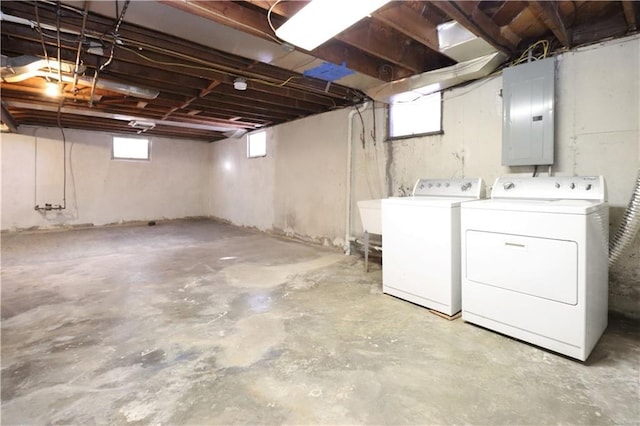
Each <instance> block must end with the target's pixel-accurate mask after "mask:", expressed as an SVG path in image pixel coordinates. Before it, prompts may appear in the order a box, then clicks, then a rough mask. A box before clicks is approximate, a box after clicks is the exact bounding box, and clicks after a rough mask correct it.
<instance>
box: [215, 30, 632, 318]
mask: <svg viewBox="0 0 640 426" xmlns="http://www.w3.org/2000/svg"><path fill="white" fill-rule="evenodd" d="M639 60H640V38H639V37H638V36H635V37H630V38H626V39H621V40H617V41H614V42H609V43H606V44H604V45H596V46H590V47H586V48H582V49H579V50H577V51H575V52H569V53H566V54H563V55H561V56H559V57H558V73H557V76H556V79H557V81H556V96H557V104H556V125H557V127H556V142H555V150H556V151H555V165H554V168H553V170H554V174H557V175H574V174H584V175H599V174H601V175H604V176H605V178H606V181H607V185H608V189H609V202H610V205H611V218H612V231H613V230H614V229H615V228H616V227H617V225H618V223H619V221H620V217H621V214H622V212H623V210H624V208H625V207H626V205H627V203H628V201H629V197H630V195H631V191H632V188H633V185H634V182H635V178H636V175H637V172H638V168H639V167H640V134H639V130H638V129H639V127H640V125H639V122H640V110H639V105H638V103H639V99H640V96H639V95H640V89H639V86H638V85H639V69H640V64H639ZM501 88H502V77H501V75H499V74H498V75H496V76H493V77H490V78H487V79H485V80H482V81H478V82H475V83H472V84H470V85H468V86H466V87H461V88H458V89H453V90H448V91H446V92H445V93H444V101H443V128H444V134H442V135H435V136H427V137H419V138H412V139H405V140H402V141H395V142H392V143H388V142H384V139H385V134H386V123H385V114H384V108H383V106H382V105H376V130H377V132H376V133H377V134H376V143H375V144H374V140H373V139H374V138H373V137H372V135H371V131H372V130H373V119H372V117H373V114H372V109H371V108H370V109H368V110H367V111H365V112H364V113H363V120H364V124H365V147H364V148H363V146H362V143H361V141H360V133H361V132H362V125H361V124H360V119H359V117H358V116H357V115H356V116H355V117H354V119H353V131H352V135H351V137H352V140H353V145H352V147H353V163H352V164H353V174H352V176H351V182H352V184H353V197H352V198H351V200H350V202H351V209H352V212H351V224H352V230H353V232H352V235H356V236H357V235H360V234H361V232H362V226H361V224H360V218H359V215H358V210H357V207H356V201H357V200H364V199H373V198H380V197H385V196H389V195H399V194H401V192H402V190H405V191H407V190H410V189H411V188H412V186H413V184H414V183H415V181H416V179H418V178H420V177H462V176H467V177H481V178H483V179H484V181H485V183H486V184H487V193H488V194H490V190H491V186H492V184H493V182H494V180H495V179H496V178H497V177H499V176H503V175H506V174H510V173H525V174H530V173H532V171H533V169H532V168H531V167H513V168H509V167H503V166H501V164H500V163H501V143H502V99H501V97H500V96H499V90H500V89H501ZM348 113H349V111H348V110H343V111H336V112H331V113H328V114H322V115H318V116H314V117H310V118H307V119H303V120H299V121H296V122H294V123H289V124H286V125H282V126H276V127H274V128H271V129H269V130H268V131H269V132H270V133H269V135H270V137H269V142H268V144H269V149H271V150H273V151H272V152H271V153H270V154H268V156H269V155H270V156H271V157H272V158H271V159H268V158H267V159H263V160H261V161H263V163H262V164H261V165H260V166H258V165H257V164H256V166H255V167H253V166H252V167H250V168H249V169H247V170H246V174H243V175H242V176H236V177H235V178H231V177H230V175H227V176H226V180H224V182H225V183H224V185H222V184H219V185H217V186H216V185H215V184H214V185H212V193H211V198H212V200H214V201H213V202H212V204H211V205H212V210H211V213H212V214H213V215H214V216H218V217H222V218H225V219H228V220H230V221H232V222H235V223H239V224H243V225H247V226H257V227H259V228H260V229H264V230H271V229H274V230H278V229H279V230H284V231H286V232H289V233H292V234H295V235H298V236H304V237H310V238H313V239H315V240H324V241H333V242H334V244H335V245H339V244H340V243H341V241H342V240H343V235H344V233H345V220H344V219H343V218H344V214H345V205H346V202H347V201H346V181H347V176H346V152H347V148H346V142H345V139H346V136H347V135H346V132H347V125H348ZM245 143H246V142H245V141H244V140H239V141H233V140H227V141H223V142H216V143H214V144H212V156H213V159H214V160H213V161H214V163H213V167H212V174H213V176H217V177H220V176H221V173H222V171H221V170H220V167H222V164H223V163H222V158H223V157H224V158H232V159H233V161H236V162H239V163H242V164H244V166H242V167H248V166H251V165H252V162H253V161H255V160H247V159H246V158H244V155H245V154H244V153H245V149H246V148H245ZM243 170H244V169H243ZM214 180H216V178H214ZM255 181H263V182H265V191H264V193H262V194H260V195H259V197H257V200H259V201H258V202H257V203H252V201H251V199H246V198H242V197H241V196H238V195H237V193H242V192H243V191H247V190H249V191H251V189H249V188H248V187H247V184H248V183H249V182H255ZM267 182H270V183H273V185H274V186H273V187H271V186H270V185H269V184H268V183H267ZM227 188H229V190H227ZM269 188H271V189H269ZM238 200H240V202H238ZM247 209H249V210H251V209H253V210H252V211H251V212H250V214H249V213H246V212H244V210H247ZM639 247H640V238H638V239H636V242H635V245H634V247H633V248H632V249H631V250H630V251H629V252H628V254H627V256H626V257H625V258H624V259H622V260H621V261H620V263H619V265H617V266H616V267H615V268H613V269H612V271H611V286H610V288H611V292H610V296H611V300H610V307H611V309H612V310H615V311H618V312H622V313H625V314H626V315H630V316H634V317H638V318H640V285H638V282H640V262H639V261H638V259H640V248H639Z"/></svg>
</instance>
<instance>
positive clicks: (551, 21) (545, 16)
mask: <svg viewBox="0 0 640 426" xmlns="http://www.w3.org/2000/svg"><path fill="white" fill-rule="evenodd" d="M529 6H530V7H531V9H532V10H533V12H534V13H535V14H536V15H537V16H538V18H540V19H541V20H542V21H543V22H544V23H545V25H546V26H547V27H549V28H550V29H551V31H552V32H553V34H554V35H555V36H556V38H557V39H558V40H559V41H560V44H562V46H564V47H571V43H572V39H571V31H570V30H569V29H568V26H567V23H566V22H565V18H564V16H563V15H562V12H561V11H560V8H559V7H558V3H555V2H550V1H530V2H529Z"/></svg>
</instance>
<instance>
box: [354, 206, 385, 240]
mask: <svg viewBox="0 0 640 426" xmlns="http://www.w3.org/2000/svg"><path fill="white" fill-rule="evenodd" d="M358 210H360V220H361V221H362V230H363V231H365V232H368V233H369V234H378V235H382V199H381V198H380V199H377V200H362V201H358Z"/></svg>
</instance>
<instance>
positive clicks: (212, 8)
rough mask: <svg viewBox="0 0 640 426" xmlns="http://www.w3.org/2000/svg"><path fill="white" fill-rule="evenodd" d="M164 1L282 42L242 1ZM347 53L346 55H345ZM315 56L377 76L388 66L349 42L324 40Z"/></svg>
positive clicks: (262, 4)
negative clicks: (335, 44)
mask: <svg viewBox="0 0 640 426" xmlns="http://www.w3.org/2000/svg"><path fill="white" fill-rule="evenodd" d="M162 1H163V3H165V4H168V5H170V6H172V7H175V8H177V9H181V10H183V11H186V12H189V13H192V14H195V15H198V16H201V17H203V18H206V19H209V20H211V21H214V22H218V23H220V24H223V25H226V26H229V27H231V28H235V29H237V30H240V31H243V32H247V33H249V34H253V35H255V36H257V37H260V38H262V39H265V40H269V41H272V42H275V43H282V41H281V40H279V39H277V38H276V37H275V34H274V33H273V31H272V30H271V27H270V26H269V23H268V22H267V19H266V16H265V14H264V13H261V12H259V11H256V10H253V9H250V8H248V7H244V6H242V5H241V4H239V3H235V2H231V1H190V2H188V3H187V2H182V1H168V0H162ZM255 5H256V6H259V7H261V8H267V9H268V3H266V2H257V3H256V4H255ZM278 10H279V11H280V12H282V13H285V12H284V11H286V13H291V12H290V10H292V9H290V8H280V9H278ZM271 21H272V23H273V25H274V27H275V28H278V27H279V26H280V25H282V24H283V23H284V22H285V20H284V18H282V17H281V16H279V15H278V14H276V13H272V14H271ZM345 53H347V54H346V55H345ZM312 56H316V57H318V58H320V59H322V60H325V61H328V62H331V63H334V64H341V63H342V62H347V67H348V68H350V69H352V70H355V71H357V72H360V73H362V74H365V75H368V76H372V77H375V78H379V74H380V69H381V68H382V67H383V66H389V64H388V63H387V62H386V61H383V60H380V59H376V58H374V57H373V56H369V55H362V54H359V52H357V49H355V48H353V47H352V46H349V45H347V44H342V45H341V46H338V48H337V49H336V48H328V44H327V43H325V45H323V46H320V47H319V48H316V49H314V50H313V54H312ZM347 56H348V58H349V60H348V61H347V60H346V59H345V58H346V57H347ZM395 68H398V70H396V72H395V73H396V74H403V75H405V76H406V75H410V74H412V72H411V71H409V70H407V68H404V67H399V66H397V65H396V66H395ZM403 71H404V72H403ZM407 71H408V72H407Z"/></svg>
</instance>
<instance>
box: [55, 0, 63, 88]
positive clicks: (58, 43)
mask: <svg viewBox="0 0 640 426" xmlns="http://www.w3.org/2000/svg"><path fill="white" fill-rule="evenodd" d="M56 34H57V35H58V39H57V44H56V45H57V47H58V91H59V92H60V91H61V90H60V89H62V44H61V43H60V2H59V1H58V10H57V11H56Z"/></svg>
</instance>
